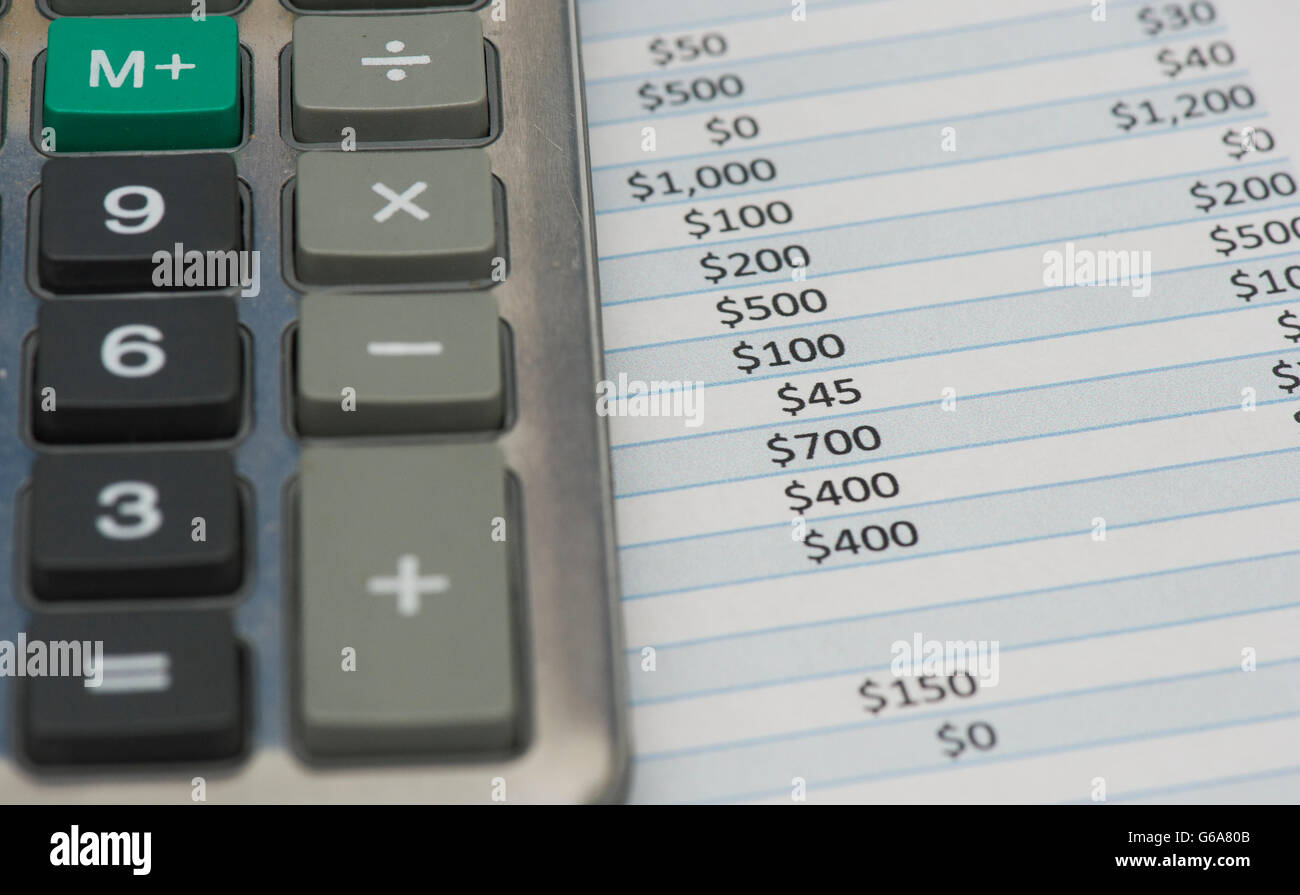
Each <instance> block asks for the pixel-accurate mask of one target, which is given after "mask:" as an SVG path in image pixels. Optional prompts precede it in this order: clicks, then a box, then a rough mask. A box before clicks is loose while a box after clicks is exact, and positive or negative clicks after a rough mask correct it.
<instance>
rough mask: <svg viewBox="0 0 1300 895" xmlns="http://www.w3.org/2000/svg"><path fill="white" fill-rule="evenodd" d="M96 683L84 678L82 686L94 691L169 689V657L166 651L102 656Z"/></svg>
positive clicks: (148, 691) (145, 691) (151, 690)
mask: <svg viewBox="0 0 1300 895" xmlns="http://www.w3.org/2000/svg"><path fill="white" fill-rule="evenodd" d="M101 662H102V664H103V666H104V667H103V672H104V676H103V679H102V680H101V681H100V684H99V686H95V685H94V684H92V683H91V679H90V678H86V680H85V686H86V687H87V688H88V689H90V690H92V691H94V692H96V693H158V692H160V691H162V690H169V689H171V685H172V673H171V667H172V660H171V657H170V656H168V655H167V654H166V653H131V654H129V655H124V656H105V657H104V658H103V659H102V660H101Z"/></svg>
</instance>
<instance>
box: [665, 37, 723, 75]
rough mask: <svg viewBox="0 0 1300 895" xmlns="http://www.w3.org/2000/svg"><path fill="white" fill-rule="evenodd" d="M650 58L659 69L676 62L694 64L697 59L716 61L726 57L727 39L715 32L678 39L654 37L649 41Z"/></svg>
mask: <svg viewBox="0 0 1300 895" xmlns="http://www.w3.org/2000/svg"><path fill="white" fill-rule="evenodd" d="M649 50H650V57H651V59H653V60H654V64H655V65H657V66H659V67H660V68H664V67H666V66H669V65H672V64H674V63H678V62H695V61H697V60H699V59H709V58H712V59H718V58H720V57H722V56H725V55H727V39H726V38H725V37H723V36H722V35H721V34H719V33H717V32H716V31H710V32H708V33H706V34H683V35H680V36H678V37H656V38H655V39H654V40H652V41H650V46H649Z"/></svg>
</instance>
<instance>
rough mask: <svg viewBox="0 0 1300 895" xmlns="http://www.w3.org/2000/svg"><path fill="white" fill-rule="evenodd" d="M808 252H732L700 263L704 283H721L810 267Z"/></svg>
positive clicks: (799, 249)
mask: <svg viewBox="0 0 1300 895" xmlns="http://www.w3.org/2000/svg"><path fill="white" fill-rule="evenodd" d="M811 260H812V259H811V257H810V256H809V254H808V250H807V249H806V248H804V247H803V246H801V245H789V246H785V247H784V248H780V249H758V250H756V251H753V252H732V253H731V254H729V255H725V256H719V255H717V254H715V253H714V252H709V253H708V254H707V255H705V256H704V257H703V258H701V259H700V267H702V268H703V269H704V279H706V280H708V281H709V282H710V283H719V282H721V281H722V280H725V279H728V278H735V279H740V278H741V277H756V276H758V275H759V274H765V273H768V274H773V273H785V274H787V276H788V275H789V273H791V272H793V271H797V270H799V269H801V268H806V267H808V265H809V263H810V262H811Z"/></svg>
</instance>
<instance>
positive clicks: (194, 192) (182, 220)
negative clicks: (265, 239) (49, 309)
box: [38, 155, 247, 293]
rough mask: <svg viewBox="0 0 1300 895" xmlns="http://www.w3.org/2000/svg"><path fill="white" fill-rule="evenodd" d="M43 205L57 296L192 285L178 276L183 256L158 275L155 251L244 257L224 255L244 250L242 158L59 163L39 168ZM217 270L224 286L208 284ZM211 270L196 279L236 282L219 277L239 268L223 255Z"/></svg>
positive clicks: (44, 267)
mask: <svg viewBox="0 0 1300 895" xmlns="http://www.w3.org/2000/svg"><path fill="white" fill-rule="evenodd" d="M40 206H41V208H40V221H41V223H40V239H39V249H38V251H39V254H40V258H39V269H40V278H41V283H42V285H44V286H45V287H46V288H47V289H50V290H52V291H55V292H81V293H96V292H105V291H114V292H131V291H148V290H153V289H155V288H159V287H160V286H161V287H162V288H175V289H181V288H186V286H187V284H186V283H184V282H180V283H177V282H175V269H176V267H177V266H181V268H182V272H184V270H185V268H184V266H183V265H177V264H176V263H175V262H172V263H171V264H169V265H168V269H166V270H164V271H163V273H164V274H167V276H160V277H158V280H157V282H156V281H155V270H157V269H159V265H158V263H156V262H155V261H154V253H155V252H159V251H165V252H167V253H168V258H169V259H170V258H171V253H172V252H173V251H174V249H175V246H176V245H177V244H178V243H179V244H180V245H181V246H182V247H183V251H185V252H187V253H188V252H191V251H197V252H202V253H204V255H203V257H204V258H205V260H206V259H207V258H208V257H209V256H208V254H207V253H208V252H221V253H223V256H222V257H223V259H224V258H225V257H229V258H230V259H231V260H234V261H237V260H238V259H237V257H236V256H233V255H232V256H225V255H224V253H227V252H234V251H238V250H239V249H240V248H242V226H241V216H240V208H239V190H238V187H237V181H236V178H235V163H234V162H233V161H232V160H231V158H230V156H228V155H169V156H147V157H137V158H125V157H113V158H76V159H54V160H52V161H49V162H46V163H45V168H44V170H43V171H42V173H41V191H40ZM183 260H184V259H182V261H183ZM195 267H197V265H196V266H195ZM209 267H211V268H212V269H213V274H214V277H213V278H214V279H215V280H218V281H217V282H211V283H210V282H207V281H206V279H207V277H206V274H207V270H208V268H209ZM245 267H247V265H245ZM232 270H233V272H234V276H233V277H232V276H231V275H230V274H231V272H232ZM203 273H204V274H205V276H204V277H203V278H201V279H203V280H204V282H191V283H189V284H188V285H189V286H190V287H200V288H207V289H219V288H224V287H226V286H228V285H231V284H230V283H229V282H220V280H221V279H225V280H232V279H233V280H235V285H237V284H238V275H239V273H240V268H239V267H238V266H235V265H231V264H229V263H228V262H225V261H224V260H223V263H222V264H220V265H218V264H212V265H208V264H206V263H205V264H204V265H203ZM222 274H224V277H223V276H221V275H222Z"/></svg>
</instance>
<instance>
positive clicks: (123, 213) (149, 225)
mask: <svg viewBox="0 0 1300 895" xmlns="http://www.w3.org/2000/svg"><path fill="white" fill-rule="evenodd" d="M127 196H142V197H143V198H144V206H143V207H141V208H123V207H122V200H123V199H125V198H126V197H127ZM165 207H166V203H164V202H163V197H162V193H160V192H158V191H157V190H156V189H154V188H153V187H151V186H119V187H118V188H117V189H115V190H113V191H112V192H110V193H109V194H108V195H107V196H105V197H104V210H105V211H107V212H108V213H109V214H111V215H112V216H113V218H116V220H114V219H113V218H110V219H109V220H107V221H104V226H105V227H107V228H108V229H110V230H112V231H113V232H114V233H124V234H127V235H129V234H132V233H148V232H149V231H150V230H152V229H153V228H154V227H157V226H158V222H159V221H161V220H162V219H163V210H164V209H165ZM125 221H137V223H134V224H129V223H124V222H125Z"/></svg>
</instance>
